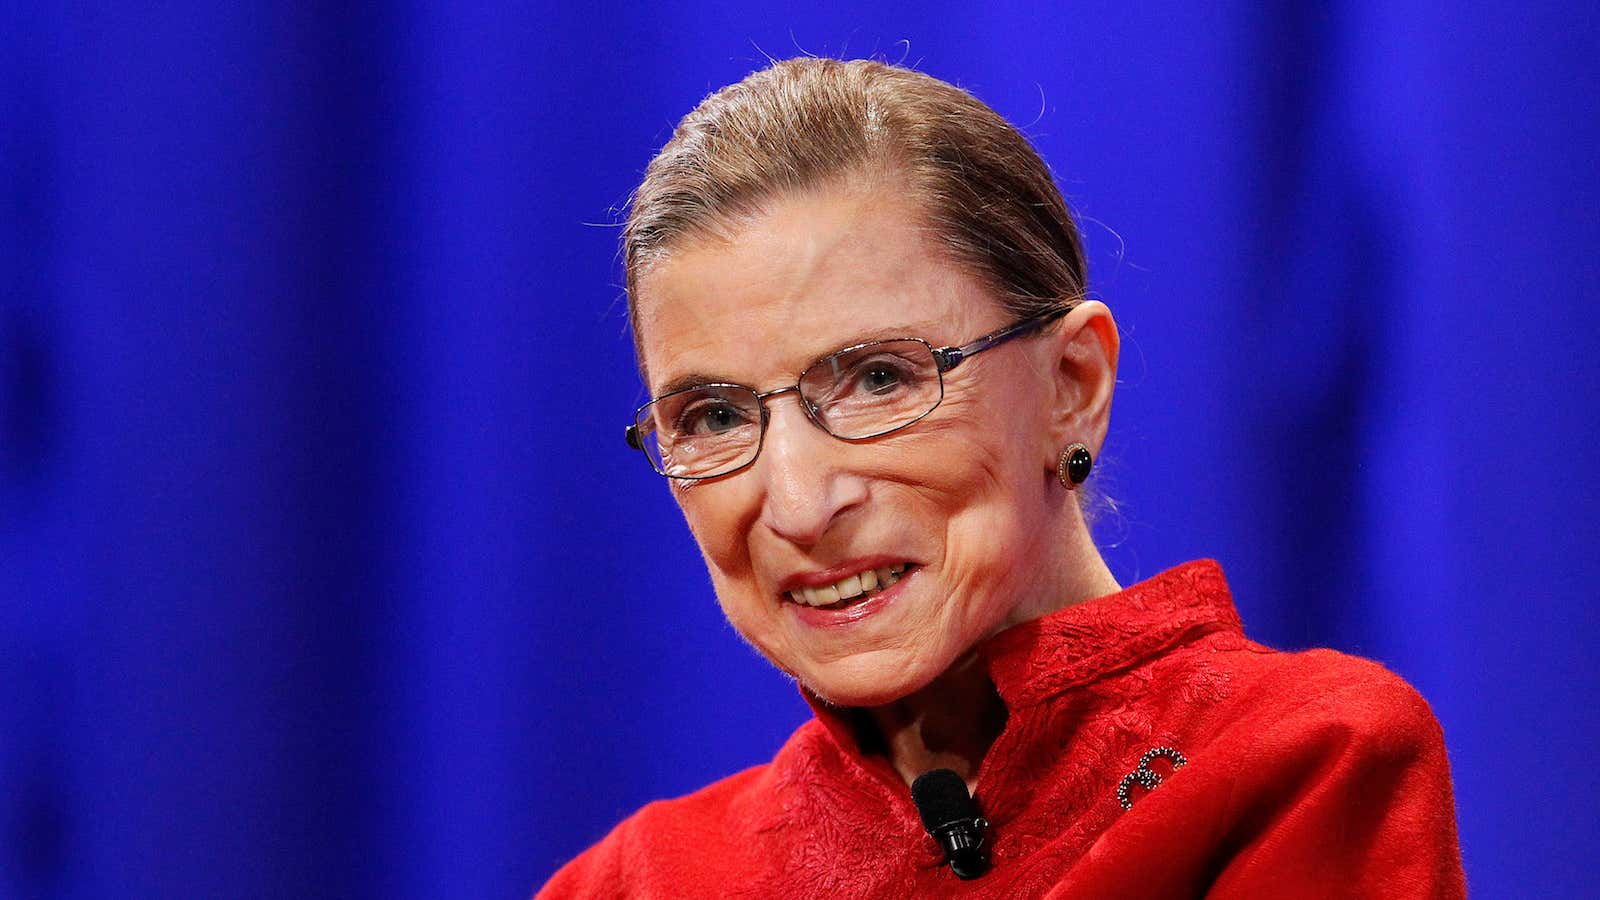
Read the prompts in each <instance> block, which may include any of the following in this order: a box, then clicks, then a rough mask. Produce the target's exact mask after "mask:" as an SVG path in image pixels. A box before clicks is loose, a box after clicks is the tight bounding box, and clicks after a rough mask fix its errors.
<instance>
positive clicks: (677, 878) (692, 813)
mask: <svg viewBox="0 0 1600 900" xmlns="http://www.w3.org/2000/svg"><path fill="white" fill-rule="evenodd" d="M819 731H820V728H819V726H818V723H817V722H816V721H815V720H812V721H809V722H807V723H805V724H803V725H801V726H800V728H799V729H797V730H796V731H795V732H794V734H793V735H791V736H790V738H789V740H788V741H787V742H786V743H785V744H784V747H783V749H782V750H780V751H779V753H778V756H777V758H776V759H775V760H774V761H773V762H768V763H763V764H761V765H758V766H753V767H751V768H748V769H745V770H744V771H742V772H738V773H736V774H734V775H730V776H728V777H726V778H723V779H720V780H718V781H716V782H713V783H712V784H709V785H707V786H705V787H703V788H700V789H699V790H697V791H694V792H693V793H690V794H686V795H684V796H681V797H675V798H672V799H667V800H657V801H654V802H652V803H649V804H646V805H645V806H643V807H641V808H640V809H639V810H638V811H637V812H635V813H633V814H632V815H631V816H629V817H628V818H626V819H624V820H623V821H622V822H621V823H619V824H618V825H617V826H616V827H615V828H613V829H612V830H611V832H610V833H609V834H607V835H606V836H605V837H604V838H602V839H601V840H600V842H599V843H597V844H595V845H594V846H592V847H590V848H589V849H588V850H585V851H584V852H583V853H582V854H580V855H579V856H578V857H577V858H576V859H574V860H572V861H571V862H569V863H567V864H566V865H565V866H563V867H562V868H561V870H560V871H558V872H556V874H555V876H554V877H552V878H551V880H550V881H549V882H548V883H547V884H546V885H545V886H544V888H543V889H541V890H540V891H539V893H538V895H537V897H538V898H540V900H544V898H550V900H555V898H578V897H598V896H607V897H610V896H616V895H617V894H618V893H623V894H629V895H632V894H639V895H645V896H652V895H655V892H657V891H658V890H659V891H668V888H671V889H672V890H671V891H668V893H663V894H661V895H662V896H667V895H669V894H671V893H672V891H683V890H685V888H686V886H689V887H691V888H692V887H693V886H694V885H696V883H697V880H698V879H701V878H703V877H704V871H705V869H704V866H703V865H700V863H701V862H703V860H704V859H706V858H721V859H724V860H730V861H731V860H733V859H734V858H735V857H737V856H739V855H740V854H741V853H742V852H743V851H745V850H747V849H748V844H747V841H748V838H749V837H750V836H751V835H752V834H754V833H755V832H757V831H759V830H760V829H761V828H762V823H763V822H764V821H765V819H766V818H768V817H769V816H770V815H771V814H772V812H773V806H774V803H775V802H776V801H775V799H774V798H775V797H776V796H777V794H778V793H779V791H778V788H779V781H780V780H781V772H782V771H783V769H784V768H785V766H784V762H785V760H786V759H792V758H793V757H794V756H796V755H797V754H800V753H803V752H805V749H806V748H807V747H809V746H811V745H812V744H813V742H814V741H815V740H816V739H817V737H818V732H819ZM699 888H703V889H704V890H703V891H702V890H698V889H691V890H689V891H688V893H687V894H679V895H682V896H714V895H716V894H717V893H719V891H718V890H717V889H716V886H715V885H699Z"/></svg>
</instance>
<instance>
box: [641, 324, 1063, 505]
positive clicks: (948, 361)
mask: <svg viewBox="0 0 1600 900" xmlns="http://www.w3.org/2000/svg"><path fill="white" fill-rule="evenodd" d="M1074 308H1076V307H1075V306H1067V307H1058V308H1056V309H1052V310H1048V311H1046V312H1042V313H1039V314H1038V315H1033V316H1028V317H1027V318H1025V319H1021V320H1018V321H1016V322H1013V323H1011V324H1010V325H1007V326H1006V327H1004V328H1001V329H999V330H998V331H991V332H989V333H988V334H986V335H983V336H982V337H979V338H977V339H975V340H973V341H971V342H969V343H966V344H962V345H960V346H949V347H934V346H933V345H931V344H929V343H928V342H927V341H925V340H923V339H922V338H915V337H903V338H883V339H881V340H876V341H863V342H862V343H859V344H852V345H851V346H848V347H841V348H839V349H838V350H835V351H833V352H832V353H825V354H823V355H822V356H819V357H817V358H816V359H815V360H812V362H811V363H810V364H809V365H807V366H806V367H805V368H804V369H803V370H801V372H800V378H799V380H797V381H796V382H795V383H794V384H793V385H791V386H789V387H783V388H777V389H775V390H770V391H765V392H761V391H757V390H756V389H755V388H752V387H750V386H748V385H743V384H732V383H725V382H719V383H716V384H697V385H695V386H694V387H687V388H684V389H683V390H679V391H673V392H671V393H669V394H662V395H661V396H660V397H652V398H651V399H650V401H649V402H647V403H645V404H644V405H643V406H640V407H639V408H638V409H637V410H634V413H633V424H631V425H629V426H628V428H627V432H626V434H625V438H626V440H627V442H628V446H629V447H632V448H633V449H635V450H638V451H639V452H640V453H643V454H644V458H645V461H646V462H648V463H649V464H650V468H651V470H652V471H654V472H656V473H657V474H658V475H662V476H665V477H667V478H672V479H675V480H677V481H708V480H710V479H713V478H726V477H727V476H729V475H732V474H734V473H735V472H740V471H743V470H744V469H747V468H749V467H750V466H752V465H754V464H755V461H756V459H757V458H759V457H760V456H761V448H762V447H763V446H764V445H765V443H766V438H767V423H768V422H769V421H770V420H771V418H772V415H771V413H770V412H769V411H768V409H767V398H769V397H776V396H778V395H779V394H791V393H792V394H799V391H800V385H801V383H802V382H804V381H805V377H806V373H807V372H810V371H811V370H812V369H814V368H816V367H817V366H818V365H819V364H821V363H822V362H823V361H824V360H827V359H831V358H833V357H835V356H839V355H840V354H844V353H851V352H854V351H856V350H863V349H866V348H867V347H874V346H877V345H879V344H890V343H896V342H900V341H916V342H917V343H919V344H921V345H922V346H924V347H927V348H928V350H929V352H931V353H932V354H933V362H934V367H935V370H936V372H937V374H938V376H939V398H938V399H937V400H935V401H933V405H932V406H930V407H928V409H927V410H926V411H925V412H923V413H922V414H921V415H919V416H917V417H916V418H914V419H910V420H908V421H906V422H902V423H900V424H899V425H896V426H894V427H893V428H886V429H884V430H883V431H877V432H873V433H872V434H864V435H860V436H859V437H841V436H839V435H837V434H834V433H833V432H832V431H829V430H828V426H827V425H825V424H823V422H822V420H821V419H819V418H818V417H817V409H816V407H814V406H812V405H811V403H810V401H808V400H806V398H805V395H804V394H799V396H800V408H801V409H804V410H805V412H806V418H808V419H810V420H811V423H812V424H813V425H815V426H817V427H818V428H820V429H822V430H823V432H825V433H826V434H827V435H828V436H829V437H832V438H835V439H837V440H841V441H845V442H847V443H856V442H858V441H870V440H872V439H874V438H880V437H883V436H884V435H888V434H894V433H895V432H897V431H900V430H901V429H904V428H909V427H911V426H912V425H915V424H917V423H918V422H920V421H922V420H923V419H925V418H927V417H928V415H929V414H930V413H932V412H933V411H934V410H936V409H938V408H939V404H941V403H943V402H944V374H945V373H946V372H949V371H950V370H952V369H954V368H955V367H956V366H959V365H961V363H962V362H964V361H966V360H967V359H970V358H971V357H974V356H977V355H978V354H979V353H982V352H983V351H985V350H988V349H990V348H992V347H998V346H1000V345H1001V344H1004V343H1005V342H1006V341H1009V340H1011V339H1013V338H1018V337H1022V336H1023V335H1025V334H1028V333H1029V332H1032V331H1036V330H1038V329H1040V328H1043V327H1044V326H1046V325H1048V324H1050V323H1051V322H1054V321H1055V320H1056V319H1059V318H1061V317H1062V316H1064V315H1066V314H1067V313H1069V312H1071V311H1072V310H1073V309H1074ZM706 388H737V389H739V390H742V391H749V392H750V393H751V394H753V395H755V398H756V405H757V407H759V408H760V410H761V430H760V432H759V433H757V435H756V449H755V452H753V453H751V454H750V458H749V459H747V460H745V461H744V462H742V463H740V464H739V465H737V466H734V467H733V468H731V469H729V470H727V471H726V472H718V473H716V474H715V475H672V474H669V473H667V472H663V471H661V469H660V468H659V467H657V466H656V461H655V458H654V457H652V456H651V455H650V453H649V451H647V450H646V449H645V447H644V438H643V436H642V435H640V433H639V420H640V418H641V417H642V415H643V413H644V411H645V410H647V409H649V408H650V407H651V406H653V405H655V404H656V403H658V402H660V401H662V400H665V399H667V398H668V397H676V396H677V395H679V394H687V393H689V392H690V391H702V390H705V389H706Z"/></svg>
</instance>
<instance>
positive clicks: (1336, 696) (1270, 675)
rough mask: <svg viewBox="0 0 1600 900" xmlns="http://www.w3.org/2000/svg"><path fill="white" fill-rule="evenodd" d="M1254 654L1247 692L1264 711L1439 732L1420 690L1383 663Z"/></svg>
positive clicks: (1312, 653)
mask: <svg viewBox="0 0 1600 900" xmlns="http://www.w3.org/2000/svg"><path fill="white" fill-rule="evenodd" d="M1263 649H1264V648H1263ZM1253 656H1254V658H1255V661H1254V665H1253V668H1254V670H1255V672H1254V675H1255V677H1254V678H1252V679H1250V682H1249V685H1248V687H1247V689H1246V693H1247V695H1248V696H1249V698H1250V701H1251V703H1252V705H1254V706H1256V707H1257V708H1259V709H1260V710H1262V711H1263V712H1265V713H1268V714H1271V715H1289V716H1292V717H1294V718H1297V719H1327V720H1330V721H1339V722H1345V723H1348V724H1349V725H1350V726H1351V727H1352V728H1357V729H1362V730H1377V731H1396V730H1398V731H1403V732H1407V733H1428V734H1433V733H1437V732H1438V730H1439V724H1438V721H1437V720H1436V719H1435V718H1434V716H1433V710H1432V709H1431V708H1430V707H1429V706H1428V701H1427V700H1425V699H1423V696H1422V694H1421V693H1419V692H1418V691H1417V689H1416V688H1415V687H1412V686H1411V684H1410V683H1409V682H1407V681H1406V680H1405V679H1404V678H1402V677H1400V676H1399V675H1397V674H1396V673H1394V672H1393V671H1390V670H1389V669H1388V668H1386V667H1384V666H1383V665H1382V664H1381V663H1378V662H1374V661H1372V660H1370V659H1364V658H1362V657H1359V656H1351V655H1349V654H1346V653H1340V652H1338V651H1336V650H1326V649H1318V650H1304V651H1299V652H1294V653H1281V652H1276V651H1269V652H1265V653H1258V654H1253Z"/></svg>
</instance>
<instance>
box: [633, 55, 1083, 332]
mask: <svg viewBox="0 0 1600 900" xmlns="http://www.w3.org/2000/svg"><path fill="white" fill-rule="evenodd" d="M879 173H882V174H887V175H890V176H892V177H896V178H898V179H899V183H900V184H901V185H903V189H904V190H906V191H908V192H910V196H911V198H912V199H913V200H915V201H916V202H917V204H918V205H919V206H920V208H921V209H922V210H924V211H925V215H926V221H925V222H923V223H921V224H922V225H923V227H925V228H927V229H928V230H929V233H930V234H931V235H933V237H934V238H935V240H936V242H937V244H938V245H940V246H941V247H942V248H943V249H944V250H945V251H947V252H948V253H949V255H950V258H951V260H952V261H954V262H955V263H956V264H958V265H962V266H964V267H966V268H967V270H968V271H969V272H971V273H972V274H974V275H976V276H977V277H978V278H980V279H982V280H983V281H984V282H986V283H987V284H989V285H990V286H991V287H992V288H993V289H994V290H995V291H996V293H997V295H998V296H997V300H998V301H999V302H1000V303H1001V305H1002V306H1004V307H1005V308H1006V309H1007V310H1008V311H1010V312H1011V313H1012V314H1013V315H1014V316H1016V317H1019V318H1020V317H1022V316H1027V315H1032V314H1034V313H1038V312H1043V311H1045V310H1048V309H1053V308H1057V307H1061V306H1070V305H1073V304H1076V303H1077V302H1078V301H1079V300H1081V299H1082V298H1083V295H1084V291H1085V288H1086V284H1085V280H1086V271H1085V269H1086V266H1085V262H1084V257H1083V247H1082V243H1081V241H1080V239H1079V236H1078V229H1077V225H1076V223H1075V222H1074V221H1073V219H1072V215H1071V213H1070V212H1069V211H1068V210H1067V205H1066V203H1065V202H1064V201H1063V200H1062V198H1061V193H1060V191H1059V190H1057V189H1056V185H1055V182H1054V181H1053V180H1052V179H1051V177H1050V171H1049V169H1048V168H1047V167H1046V166H1045V163H1044V161H1043V160H1042V159H1040V157H1039V154H1038V153H1037V152H1035V151H1034V149H1033V147H1032V146H1031V145H1030V144H1029V143H1028V141H1027V139H1026V138H1024V137H1023V136H1022V134H1021V133H1020V132H1018V131H1017V129H1016V128H1014V127H1012V126H1011V124H1010V123H1008V122H1007V121H1006V120H1005V119H1003V118H1001V116H1000V115H999V114H998V113H996V112H995V111H994V110H992V109H990V108H989V107H988V106H987V105H985V104H984V103H983V102H982V101H980V100H978V99H977V98H975V97H973V96H972V95H971V94H969V93H967V92H966V91H963V90H961V89H960V88H957V87H955V86H953V85H950V84H947V83H945V82H943V81H940V80H938V79H937V78H934V77H932V76H930V75H925V74H923V73H921V72H917V71H913V70H911V69H906V68H901V67H899V66H892V65H888V64H885V63H881V62H876V61H872V60H850V61H841V60H834V59H817V58H812V57H802V58H797V59H789V60H783V61H780V62H775V63H773V64H772V65H771V66H770V67H768V68H766V69H762V70H760V71H757V72H754V73H752V74H751V75H749V76H747V77H746V78H745V79H744V80H742V81H739V82H737V83H735V84H732V85H729V86H727V87H725V88H723V89H721V90H719V91H717V92H716V93H713V94H711V95H710V96H708V97H706V98H705V99H704V100H702V101H701V102H700V104H699V105H698V106H696V107H695V108H694V110H692V111H691V112H690V113H689V114H688V115H686V116H684V117H683V120H682V121H680V122H679V123H678V126H677V128H676V129H675V130H674V132H673V135H672V139H671V140H669V141H668V142H667V144H666V146H665V147H663V148H662V149H661V152H660V153H659V154H657V155H656V157H655V159H653V160H651V161H650V165H649V166H648V167H647V168H646V169H645V175H644V180H643V181H642V182H641V183H640V185H639V187H638V190H637V191H635V192H634V195H633V199H632V201H631V202H630V208H629V211H628V217H627V221H626V223H625V225H624V226H623V230H622V246H623V256H624V262H625V265H626V271H627V289H628V296H629V305H630V316H631V318H632V319H633V324H634V326H635V327H634V333H635V340H637V339H638V313H637V308H636V305H635V303H636V298H637V293H636V292H637V289H638V283H639V278H640V276H641V275H642V274H643V273H644V272H645V271H646V270H647V269H648V267H649V265H650V264H651V263H652V262H653V261H655V260H658V259H661V258H662V257H664V256H665V255H666V254H667V253H668V252H670V251H671V250H672V249H673V248H674V247H675V246H676V245H678V244H680V243H682V242H684V241H686V240H688V239H691V238H695V237H710V236H718V235H726V234H728V233H729V231H730V229H731V227H732V226H733V225H734V224H735V222H736V221H737V219H738V218H739V217H741V216H745V215H749V214H752V213H755V212H757V211H758V210H759V209H760V207H761V204H762V203H763V202H764V201H766V200H768V199H770V198H772V197H773V196H775V195H778V194H780V193H783V192H787V191H800V190H804V189H807V188H815V187H819V186H822V185H824V184H826V183H828V182H830V181H837V180H839V179H842V178H846V177H850V176H854V175H859V174H869V175H871V174H879Z"/></svg>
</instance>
